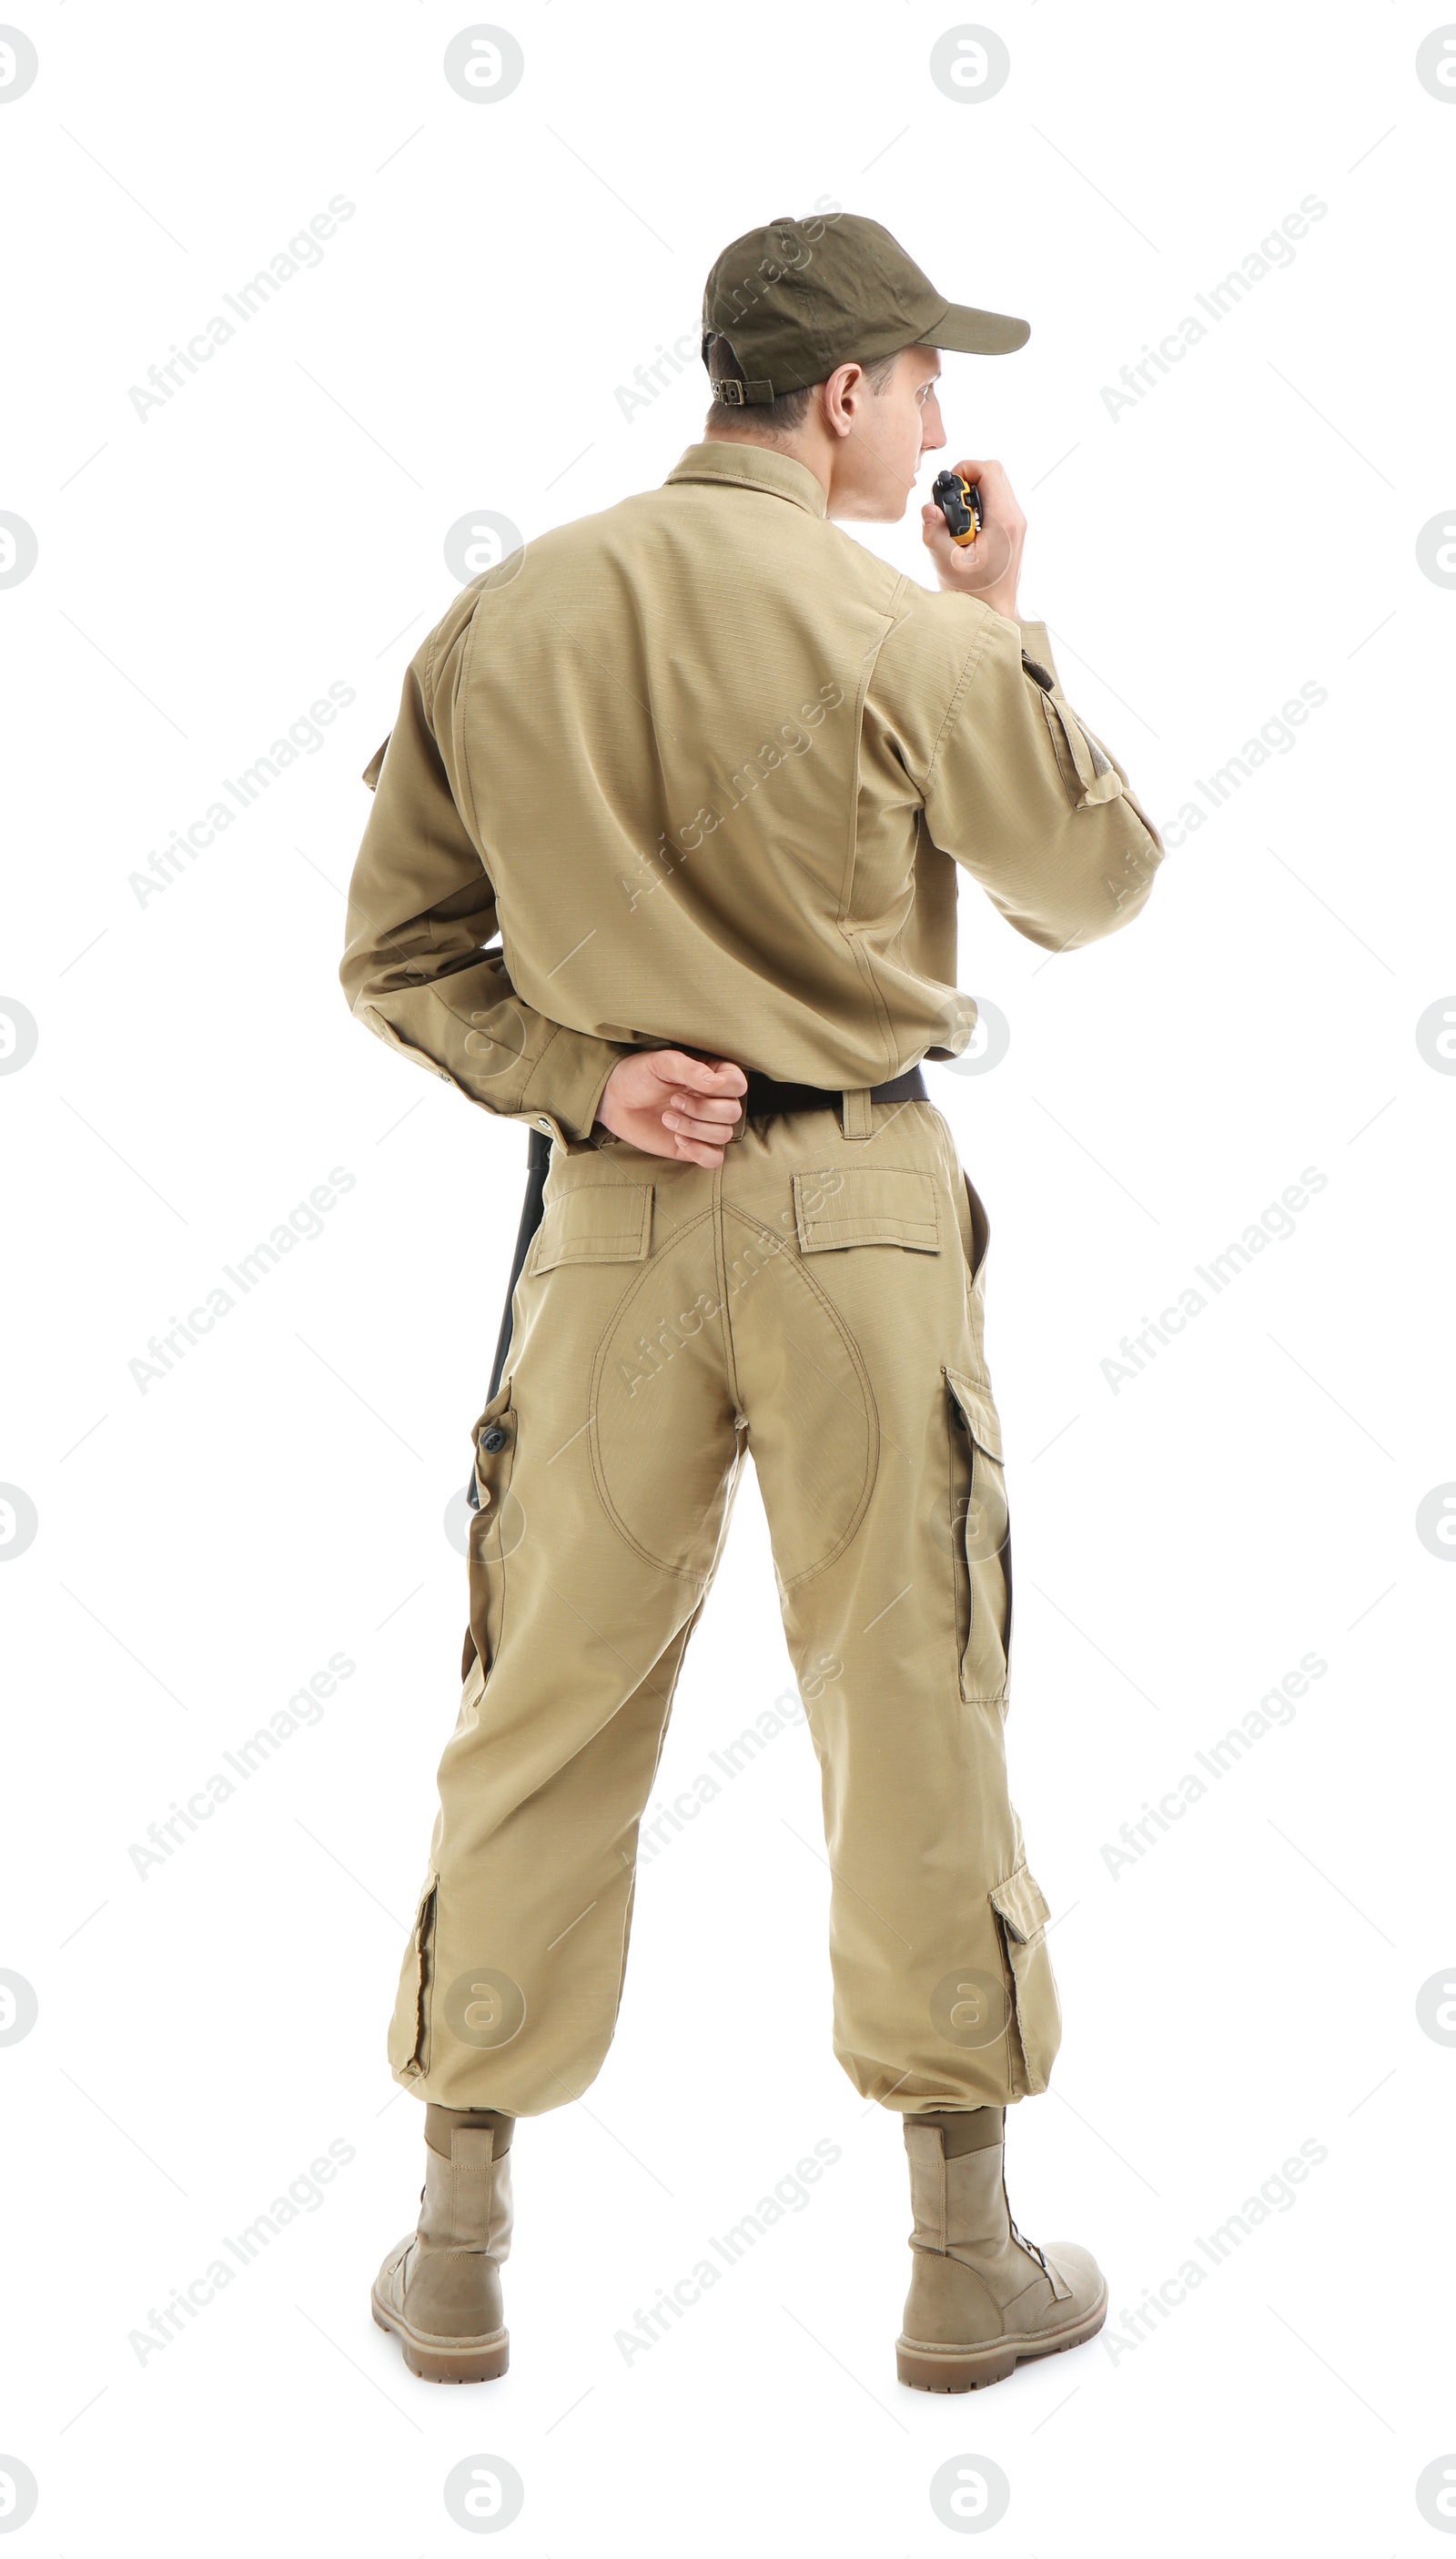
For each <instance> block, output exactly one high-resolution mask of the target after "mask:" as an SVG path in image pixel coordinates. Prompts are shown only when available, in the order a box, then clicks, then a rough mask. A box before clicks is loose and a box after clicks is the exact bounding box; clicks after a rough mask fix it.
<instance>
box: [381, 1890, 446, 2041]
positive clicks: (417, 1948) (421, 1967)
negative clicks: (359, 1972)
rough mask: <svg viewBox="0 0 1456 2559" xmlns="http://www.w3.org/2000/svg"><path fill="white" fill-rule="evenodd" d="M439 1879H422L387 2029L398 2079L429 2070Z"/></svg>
mask: <svg viewBox="0 0 1456 2559" xmlns="http://www.w3.org/2000/svg"><path fill="white" fill-rule="evenodd" d="M439 1884H440V1879H439V1877H438V1876H437V1875H436V1873H435V1871H434V1868H433V1867H432V1868H431V1869H430V1872H429V1874H428V1875H427V1876H426V1877H425V1885H424V1890H423V1891H422V1893H421V1894H420V1897H419V1906H418V1908H417V1909H416V1911H415V1914H414V1926H413V1928H412V1929H411V1931H410V1938H409V1943H408V1945H407V1946H406V1947H405V1949H404V1961H403V1963H402V1964H401V1965H400V1968H399V1993H398V1997H397V1998H396V2000H395V2002H394V2016H393V2019H392V2021H391V2023H390V2028H389V2067H390V2069H391V2070H392V2071H393V2073H394V2076H395V2077H396V2079H397V2078H401V2077H403V2078H407V2079H422V2078H423V2077H424V2076H425V2073H426V2071H427V2070H428V2069H429V2066H430V1991H431V1985H432V1975H433V1971H434V1951H435V1905H436V1895H437V1893H438V1891H439Z"/></svg>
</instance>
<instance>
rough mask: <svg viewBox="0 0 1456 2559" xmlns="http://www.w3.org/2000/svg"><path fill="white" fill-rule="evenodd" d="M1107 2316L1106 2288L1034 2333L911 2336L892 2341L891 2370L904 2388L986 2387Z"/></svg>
mask: <svg viewBox="0 0 1456 2559" xmlns="http://www.w3.org/2000/svg"><path fill="white" fill-rule="evenodd" d="M1106 2316H1107V2288H1106V2285H1105V2284H1104V2285H1103V2286H1102V2290H1101V2295H1100V2298H1099V2299H1098V2300H1097V2301H1095V2302H1094V2303H1093V2304H1092V2309H1091V2310H1090V2311H1084V2313H1083V2315H1082V2317H1081V2319H1079V2320H1075V2321H1073V2322H1072V2323H1071V2324H1070V2325H1069V2326H1068V2327H1066V2328H1063V2329H1049V2330H1048V2331H1047V2332H1046V2333H1045V2335H1043V2336H1038V2337H1030V2336H1028V2337H1023V2338H1016V2337H997V2338H995V2339H994V2340H993V2342H992V2343H991V2344H989V2345H973V2346H966V2345H924V2344H919V2343H917V2341H916V2339H915V2338H914V2337H909V2336H902V2337H900V2338H899V2339H898V2340H897V2342H896V2347H895V2370H896V2376H897V2378H898V2379H899V2380H901V2381H903V2382H904V2383H905V2386H906V2388H907V2389H908V2390H942V2391H959V2390H987V2389H989V2387H990V2385H991V2383H992V2382H993V2381H1005V2380H1006V2379H1007V2378H1008V2376H1009V2375H1010V2374H1011V2373H1013V2372H1014V2371H1015V2369H1016V2367H1017V2365H1018V2363H1039V2362H1040V2361H1041V2358H1042V2357H1043V2355H1046V2354H1066V2353H1067V2351H1068V2349H1069V2348H1070V2347H1071V2346H1074V2345H1086V2343H1087V2341H1088V2339H1089V2337H1093V2336H1095V2335H1096V2333H1097V2331H1098V2329H1099V2328H1100V2327H1101V2325H1102V2323H1103V2321H1104V2320H1105V2318H1106Z"/></svg>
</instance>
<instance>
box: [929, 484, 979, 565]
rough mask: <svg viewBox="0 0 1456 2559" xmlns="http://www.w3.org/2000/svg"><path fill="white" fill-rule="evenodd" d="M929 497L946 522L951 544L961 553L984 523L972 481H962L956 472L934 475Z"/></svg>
mask: <svg viewBox="0 0 1456 2559" xmlns="http://www.w3.org/2000/svg"><path fill="white" fill-rule="evenodd" d="M931 496H932V498H933V499H934V500H935V503H936V505H937V506H938V507H939V508H940V510H941V513H942V515H943V516H944V517H945V519H946V531H947V532H948V534H949V536H950V539H951V540H952V542H954V543H956V544H957V546H958V547H959V548H960V549H961V550H963V549H964V548H965V546H966V544H967V542H973V541H974V540H975V537H976V534H977V533H978V532H979V531H980V528H981V526H982V525H983V524H984V522H985V514H984V510H983V508H982V506H981V493H980V491H979V489H978V488H977V487H976V484H975V482H974V481H973V480H962V479H961V477H960V474H959V472H958V471H941V472H938V473H937V476H936V479H935V482H934V484H933V486H932V489H931Z"/></svg>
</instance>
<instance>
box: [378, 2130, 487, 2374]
mask: <svg viewBox="0 0 1456 2559" xmlns="http://www.w3.org/2000/svg"><path fill="white" fill-rule="evenodd" d="M513 2129H514V2118H513V2117H512V2116H510V2115H497V2114H491V2113H487V2112H486V2111H485V2110H484V2109H482V2110H480V2111H477V2112H475V2113H460V2112H459V2111H457V2109H456V2108H454V2107H451V2106H426V2108H425V2183H424V2191H423V2193H422V2194H421V2196H420V2216H419V2227H418V2229H417V2230H416V2231H414V2233H413V2234H412V2235H411V2237H409V2238H408V2239H401V2240H400V2242H399V2244H398V2246H397V2247H395V2248H391V2249H390V2251H389V2254H388V2256H387V2257H386V2258H385V2260H384V2262H383V2264H382V2266H381V2267H380V2268H379V2271H378V2274H377V2275H376V2277H375V2278H374V2289H373V2292H372V2294H371V2296H370V2301H371V2306H372V2309H373V2314H374V2322H375V2325H376V2327H378V2328H382V2329H388V2330H392V2332H393V2333H394V2335H395V2336H397V2337H398V2339H399V2343H400V2346H401V2348H402V2350H403V2354H404V2360H405V2362H406V2363H407V2364H408V2366H409V2369H410V2371H411V2372H417V2373H418V2374H419V2377H420V2379H421V2381H496V2380H499V2378H500V2376H501V2374H502V2373H503V2372H504V2371H505V2369H506V2366H507V2364H508V2363H509V2361H510V2337H509V2336H508V2334H507V2333H506V2327H505V2321H504V2315H503V2311H502V2304H501V2268H502V2266H503V2265H504V2264H505V2262H506V2259H507V2257H508V2256H509V2254H510V2222H511V2207H510V2135H511V2132H512V2130H513Z"/></svg>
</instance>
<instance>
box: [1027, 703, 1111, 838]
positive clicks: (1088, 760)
mask: <svg viewBox="0 0 1456 2559" xmlns="http://www.w3.org/2000/svg"><path fill="white" fill-rule="evenodd" d="M1041 702H1042V710H1043V713H1044V714H1045V717H1046V723H1047V727H1048V729H1049V730H1050V731H1051V737H1052V747H1053V751H1054V753H1055V755H1056V758H1057V769H1058V771H1059V772H1060V774H1061V776H1062V779H1063V782H1064V783H1065V784H1066V786H1067V796H1068V798H1069V799H1070V801H1071V802H1072V806H1073V808H1074V809H1093V808H1096V807H1098V806H1099V805H1100V803H1101V802H1103V801H1105V800H1120V799H1121V797H1122V783H1121V779H1120V777H1119V775H1118V772H1117V768H1116V766H1115V765H1114V764H1113V763H1112V761H1111V759H1110V757H1109V756H1108V755H1107V754H1106V753H1105V752H1104V750H1103V749H1102V748H1101V747H1100V746H1099V745H1098V743H1097V741H1096V739H1095V738H1094V737H1093V736H1092V732H1091V730H1089V729H1085V728H1084V727H1083V726H1082V723H1081V722H1080V720H1079V719H1078V717H1077V714H1076V712H1075V711H1073V710H1072V709H1071V708H1070V707H1069V705H1068V704H1067V703H1066V702H1060V701H1058V700H1057V699H1056V697H1055V696H1054V695H1053V694H1051V693H1043V694H1042V697H1041Z"/></svg>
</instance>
